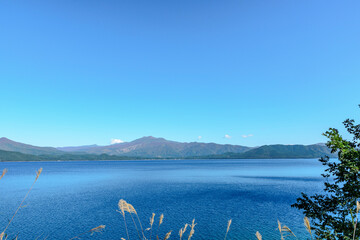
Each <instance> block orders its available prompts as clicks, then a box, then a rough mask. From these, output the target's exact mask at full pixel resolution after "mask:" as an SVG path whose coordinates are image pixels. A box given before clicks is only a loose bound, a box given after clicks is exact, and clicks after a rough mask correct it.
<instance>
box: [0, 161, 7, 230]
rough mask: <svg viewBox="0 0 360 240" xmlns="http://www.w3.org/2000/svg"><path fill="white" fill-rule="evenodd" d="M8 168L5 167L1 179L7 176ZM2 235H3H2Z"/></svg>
mask: <svg viewBox="0 0 360 240" xmlns="http://www.w3.org/2000/svg"><path fill="white" fill-rule="evenodd" d="M7 171H8V170H7V168H4V170H3V171H2V174H1V176H0V179H2V178H3V177H4V176H5V174H6V173H7ZM0 236H1V235H0Z"/></svg>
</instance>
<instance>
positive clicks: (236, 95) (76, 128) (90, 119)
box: [0, 0, 360, 146]
mask: <svg viewBox="0 0 360 240" xmlns="http://www.w3.org/2000/svg"><path fill="white" fill-rule="evenodd" d="M359 9H360V2H359V1H329V0H324V1H320V0H319V1H314V0H309V1H288V0H284V1H269V0H263V1H259V0H251V1H239V0H236V1H211V0H203V1H200V0H199V1H197V0H195V1H194V0H181V1H180V0H179V1H177V0H174V1H169V0H163V1H157V0H152V1H149V0H143V1H138V0H131V1H111V0H105V1H92V0H77V1H75V0H72V1H68V0H61V1H56V0H55V1H48V0H43V1H31V0H30V1H20V0H16V1H13V0H3V1H1V2H0V112H1V115H0V137H1V136H4V137H8V138H10V139H14V140H16V141H21V142H26V143H30V144H34V145H40V146H65V145H86V144H93V143H96V144H102V145H103V144H109V143H110V139H112V138H114V139H122V140H125V141H131V140H133V139H136V138H139V137H142V136H149V135H152V136H155V137H164V138H167V139H170V140H177V141H186V142H188V141H204V142H217V143H231V144H241V145H248V146H256V145H263V144H275V143H282V144H295V143H300V144H311V143H317V142H325V141H326V139H325V138H324V137H323V136H321V133H322V132H324V131H325V130H326V129H327V128H328V127H337V128H340V127H341V122H342V121H343V120H344V119H345V118H347V117H350V118H357V119H358V120H360V109H359V108H358V107H357V105H358V104H359V103H360V14H359ZM226 134H227V135H229V136H231V138H226V137H224V136H225V135H226ZM243 135H245V136H248V137H246V138H245V137H243ZM249 135H250V136H249ZM251 135H252V136H251ZM198 136H202V138H201V139H200V140H199V139H198Z"/></svg>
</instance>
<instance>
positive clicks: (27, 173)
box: [0, 159, 323, 240]
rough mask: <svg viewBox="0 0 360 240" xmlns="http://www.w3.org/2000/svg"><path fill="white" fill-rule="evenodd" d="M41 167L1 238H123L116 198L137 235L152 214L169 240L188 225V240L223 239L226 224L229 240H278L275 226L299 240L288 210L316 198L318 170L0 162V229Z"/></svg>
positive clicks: (306, 164) (258, 163) (226, 163)
mask: <svg viewBox="0 0 360 240" xmlns="http://www.w3.org/2000/svg"><path fill="white" fill-rule="evenodd" d="M40 167H43V168H44V171H43V173H42V175H41V176H40V178H39V180H38V182H37V183H36V185H35V187H34V189H33V191H32V192H31V194H30V196H29V197H28V199H27V201H26V203H25V205H26V207H24V208H22V209H21V210H20V211H19V213H18V215H17V216H16V218H15V219H14V221H13V223H12V225H11V227H10V228H9V229H8V231H7V232H8V233H12V234H16V233H20V239H35V238H36V237H37V236H39V235H41V234H42V236H43V238H44V237H45V236H47V235H49V237H48V239H69V238H71V237H73V236H76V235H77V234H79V233H81V232H84V231H86V230H88V229H91V228H93V227H96V226H98V225H100V224H104V225H106V230H105V231H104V232H103V233H101V234H95V235H93V236H92V237H91V236H84V237H83V238H82V239H120V237H124V238H126V234H125V230H124V224H123V220H122V216H121V215H120V214H119V213H117V212H116V209H117V203H118V201H119V199H125V200H126V201H127V202H129V203H131V204H133V205H134V207H135V208H136V209H137V211H138V214H139V216H140V219H141V220H142V222H143V225H144V228H147V227H148V222H149V221H148V219H149V217H150V216H151V213H152V212H155V213H157V217H158V216H159V215H160V213H164V215H165V217H164V223H163V225H161V228H160V233H161V236H163V234H164V233H165V232H167V231H168V230H173V233H172V237H171V238H170V239H178V231H179V229H180V228H181V227H182V225H183V224H184V223H190V222H191V220H192V219H193V218H196V222H197V223H198V224H197V225H196V227H195V235H194V237H193V239H194V240H196V239H207V240H209V239H223V237H224V234H225V230H226V225H227V220H228V219H230V218H232V219H233V224H232V226H231V230H230V232H229V235H228V239H255V235H254V234H255V232H256V231H257V230H259V231H260V232H261V234H262V235H263V238H264V239H279V237H278V232H277V231H276V227H277V219H279V220H280V221H281V222H283V223H285V224H286V225H288V226H289V227H290V228H291V229H292V230H293V231H294V232H295V234H296V235H297V236H298V237H299V238H300V239H305V236H307V235H306V233H305V230H304V227H303V222H302V218H303V216H302V214H301V212H299V211H297V210H296V209H292V208H291V207H290V205H291V204H292V203H294V202H295V200H296V198H297V197H298V196H300V192H302V191H304V192H307V193H314V192H317V191H321V189H322V179H321V177H320V173H321V172H322V170H323V167H322V166H321V165H320V164H319V163H318V161H317V160H316V159H290V160H161V161H102V162H100V161H94V162H41V163H38V162H31V163H25V162H24V163H0V168H1V169H2V168H8V170H9V172H8V174H7V175H6V176H5V177H4V178H3V179H1V180H0V189H1V193H2V194H1V196H0V201H1V204H0V226H5V225H6V223H7V221H8V219H9V218H10V217H11V215H12V213H13V212H14V210H15V209H16V207H17V206H18V204H19V203H20V202H21V200H22V198H23V196H24V195H25V194H26V192H27V190H28V188H29V187H30V185H31V183H32V181H33V179H34V175H35V171H36V169H38V168H40ZM129 220H130V219H129ZM156 221H157V219H156ZM128 225H129V228H130V231H131V232H133V233H135V230H133V229H132V228H131V222H130V221H129V222H128ZM43 238H40V239H43ZM131 239H136V238H135V235H134V236H133V237H132V238H131Z"/></svg>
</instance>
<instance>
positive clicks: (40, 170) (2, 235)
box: [0, 168, 43, 240]
mask: <svg viewBox="0 0 360 240" xmlns="http://www.w3.org/2000/svg"><path fill="white" fill-rule="evenodd" d="M42 170H43V169H42V168H40V169H39V170H37V171H36V177H35V180H34V182H33V184H32V185H31V187H30V189H29V190H28V192H27V193H26V195H25V197H24V198H23V200H22V201H21V203H20V205H19V206H18V208H17V209H16V210H15V212H14V214H13V216H12V217H11V219H10V221H9V222H8V224H7V225H6V227H5V229H4V230H3V231H2V233H1V235H0V240H2V239H3V237H4V236H5V235H6V230H7V229H8V227H9V226H10V224H11V222H12V221H13V220H14V218H15V216H16V214H17V213H18V211H19V209H20V208H21V207H22V206H23V203H24V202H25V200H26V198H27V197H28V196H29V194H30V192H31V190H32V189H33V187H34V185H35V183H36V181H37V180H38V179H39V176H40V174H41V173H42ZM6 172H7V170H6V169H4V170H3V173H2V177H3V176H4V175H5V173H6Z"/></svg>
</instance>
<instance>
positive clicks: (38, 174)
mask: <svg viewBox="0 0 360 240" xmlns="http://www.w3.org/2000/svg"><path fill="white" fill-rule="evenodd" d="M42 170H43V169H42V168H40V169H39V170H38V171H37V172H36V178H35V181H37V180H38V178H39V176H40V174H41V172H42Z"/></svg>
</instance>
